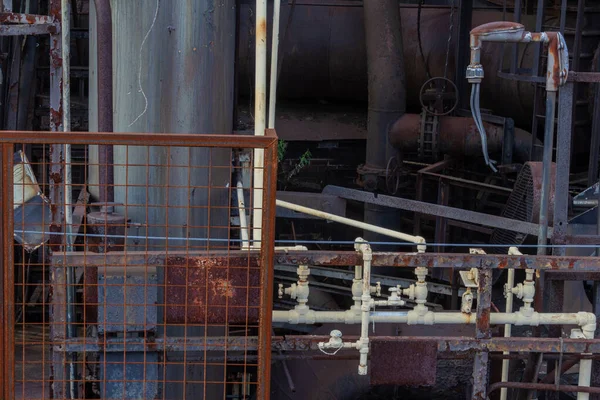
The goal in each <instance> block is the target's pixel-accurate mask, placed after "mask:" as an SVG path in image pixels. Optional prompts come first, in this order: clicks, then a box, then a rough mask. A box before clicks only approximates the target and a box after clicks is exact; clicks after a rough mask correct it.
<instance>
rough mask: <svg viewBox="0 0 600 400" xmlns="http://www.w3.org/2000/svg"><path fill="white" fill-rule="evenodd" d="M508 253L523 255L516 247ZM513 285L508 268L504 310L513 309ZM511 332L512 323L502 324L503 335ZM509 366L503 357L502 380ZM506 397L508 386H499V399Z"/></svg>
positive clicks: (505, 377)
mask: <svg viewBox="0 0 600 400" xmlns="http://www.w3.org/2000/svg"><path fill="white" fill-rule="evenodd" d="M508 255H511V256H520V255H523V254H522V253H521V252H520V251H519V249H518V248H516V247H510V248H509V249H508ZM514 286H515V270H514V269H512V268H510V269H509V270H508V275H507V279H506V287H507V291H506V312H507V313H512V310H513V293H512V288H513V287H514ZM511 333H512V325H511V324H504V337H510V335H511ZM504 354H506V355H508V354H509V352H508V351H505V352H504ZM509 367H510V360H509V359H508V358H507V359H504V360H502V382H508V371H509ZM507 398H508V388H500V400H507Z"/></svg>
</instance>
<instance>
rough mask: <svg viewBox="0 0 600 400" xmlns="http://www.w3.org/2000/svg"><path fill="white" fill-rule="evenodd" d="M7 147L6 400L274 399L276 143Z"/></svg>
mask: <svg viewBox="0 0 600 400" xmlns="http://www.w3.org/2000/svg"><path fill="white" fill-rule="evenodd" d="M0 140H1V141H2V159H1V161H2V178H1V181H0V184H1V185H2V198H1V200H2V206H3V207H2V230H1V231H2V243H3V257H2V263H1V264H0V267H1V272H2V276H3V279H2V288H1V289H2V290H1V291H0V295H1V296H2V297H1V298H0V300H1V301H2V315H1V317H2V322H3V328H2V336H3V343H4V346H2V350H1V351H2V352H1V353H0V357H2V358H1V359H2V368H3V370H2V371H1V372H2V376H3V379H2V394H3V396H0V397H2V398H6V399H13V398H14V399H50V398H57V399H63V398H86V399H93V398H103V399H184V398H190V399H247V398H252V397H253V396H256V397H257V398H268V382H269V374H270V345H267V344H268V343H270V326H271V323H270V321H271V308H272V298H271V296H272V290H271V289H272V287H271V286H272V258H273V248H274V247H273V245H274V240H273V239H274V236H273V235H274V232H273V231H274V220H275V204H274V199H275V189H276V188H275V183H276V170H275V169H276V160H277V159H276V157H277V149H276V145H277V140H276V137H275V134H274V132H272V131H269V132H268V134H267V136H265V137H249V136H236V135H231V136H218V135H170V134H148V135H140V134H118V135H116V134H96V133H94V134H75V133H72V134H69V133H44V134H41V135H40V134H39V133H38V134H37V135H36V136H33V135H32V134H27V133H14V134H12V133H7V134H3V135H2V136H0ZM32 144H35V145H36V146H35V147H34V148H36V149H38V151H36V152H32V151H31V149H32V146H30V145H32ZM70 145H86V146H87V147H88V151H86V157H84V158H78V159H77V160H76V161H75V159H71V158H70V157H69V155H70V154H69V153H68V152H69V151H70V149H69V147H70ZM107 149H109V150H110V152H111V153H112V157H104V156H103V154H104V155H105V154H106V151H107ZM95 151H98V153H97V154H98V155H99V156H98V157H93V153H94V152H95ZM88 153H89V154H90V156H89V157H88V156H87V154H88ZM263 155H264V161H261V160H262V159H263ZM111 158H112V162H110V163H108V164H107V163H106V160H110V159H111ZM93 160H100V161H99V162H98V161H93ZM255 160H257V161H255ZM75 170H77V171H80V173H77V174H74V173H73V171H75ZM257 172H260V173H257ZM74 176H75V177H80V179H75V180H73V179H72V178H73V177H74ZM255 198H257V199H261V202H260V204H255V202H254V199H255ZM7 199H8V201H6V200H7ZM257 213H260V214H259V215H261V216H262V217H261V218H260V219H258V220H256V219H255V221H257V222H255V223H254V226H253V224H252V222H251V221H252V216H253V215H255V214H257ZM258 221H261V222H262V223H261V225H260V226H259V225H258ZM240 249H241V250H244V251H243V252H241V253H240V251H239V250H240ZM257 255H258V257H257Z"/></svg>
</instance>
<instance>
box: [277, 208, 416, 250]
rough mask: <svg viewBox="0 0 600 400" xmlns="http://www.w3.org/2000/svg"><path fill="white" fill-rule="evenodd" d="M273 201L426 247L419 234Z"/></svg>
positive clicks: (306, 212) (303, 211)
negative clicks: (414, 234) (410, 233)
mask: <svg viewBox="0 0 600 400" xmlns="http://www.w3.org/2000/svg"><path fill="white" fill-rule="evenodd" d="M275 202H276V204H277V206H278V207H283V208H287V209H288V210H292V211H296V212H300V213H304V214H308V215H312V216H315V217H319V218H323V219H326V220H329V221H333V222H339V223H341V224H344V225H348V226H353V227H355V228H359V229H363V230H365V231H369V232H375V233H379V234H381V235H385V236H389V237H393V238H395V239H400V240H403V241H405V242H410V243H415V244H417V250H418V251H419V252H425V249H426V242H425V239H424V238H422V237H421V236H413V235H409V234H407V233H402V232H397V231H393V230H391V229H387V228H382V227H380V226H376V225H371V224H367V223H365V222H361V221H356V220H353V219H350V218H345V217H340V216H339V215H335V214H330V213H327V212H324V211H320V210H315V209H314V208H309V207H304V206H301V205H298V204H293V203H289V202H287V201H283V200H276V201H275Z"/></svg>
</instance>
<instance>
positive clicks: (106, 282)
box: [97, 270, 158, 334]
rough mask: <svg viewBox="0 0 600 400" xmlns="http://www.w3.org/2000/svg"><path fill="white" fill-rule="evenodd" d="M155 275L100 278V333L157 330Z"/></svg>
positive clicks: (129, 274) (156, 285) (125, 275)
mask: <svg viewBox="0 0 600 400" xmlns="http://www.w3.org/2000/svg"><path fill="white" fill-rule="evenodd" d="M157 289H158V279H157V275H156V273H151V272H149V273H145V271H143V272H142V273H141V274H140V273H135V274H132V273H131V272H127V270H124V271H122V273H120V274H118V275H109V274H103V273H100V274H99V276H98V319H97V320H98V333H100V334H104V333H111V332H114V333H116V332H123V333H131V332H153V331H155V329H156V321H157V318H156V315H157V305H156V303H157Z"/></svg>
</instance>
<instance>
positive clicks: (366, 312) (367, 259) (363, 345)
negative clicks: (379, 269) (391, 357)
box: [354, 238, 373, 375]
mask: <svg viewBox="0 0 600 400" xmlns="http://www.w3.org/2000/svg"><path fill="white" fill-rule="evenodd" d="M354 248H355V249H356V250H357V251H359V252H360V253H361V254H362V256H363V272H362V297H361V307H360V308H361V322H360V339H359V341H358V343H357V347H358V351H359V352H360V361H359V363H358V374H359V375H366V374H367V361H368V355H369V320H370V318H369V317H370V312H371V260H372V259H373V253H372V251H371V246H369V243H367V242H366V241H365V240H364V239H361V238H358V239H356V244H355V245H354Z"/></svg>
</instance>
